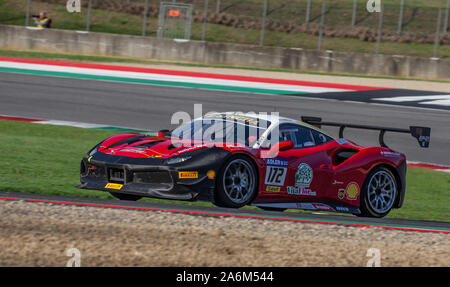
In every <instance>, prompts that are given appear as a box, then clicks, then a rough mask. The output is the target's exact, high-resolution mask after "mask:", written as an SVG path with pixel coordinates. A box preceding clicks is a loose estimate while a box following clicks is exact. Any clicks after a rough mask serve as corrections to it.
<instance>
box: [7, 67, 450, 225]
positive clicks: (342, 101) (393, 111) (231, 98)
mask: <svg viewBox="0 0 450 287" xmlns="http://www.w3.org/2000/svg"><path fill="white" fill-rule="evenodd" d="M403 91H404V90H403ZM383 92H384V93H386V95H384V96H386V97H389V95H390V94H391V92H392V90H385V91H378V93H383ZM353 99H354V98H352V97H350V95H348V94H347V95H333V94H328V95H321V96H319V97H315V98H308V97H304V96H300V95H299V96H297V95H289V96H287V95H259V94H245V93H236V92H221V91H211V90H201V89H186V88H174V87H165V86H151V85H139V84H127V83H115V82H106V81H95V80H82V79H73V78H56V77H48V76H35V75H22V74H11V73H3V72H0V114H7V115H14V116H21V117H32V118H41V119H51V120H65V121H78V122H86V123H98V124H106V125H111V126H125V127H130V128H136V129H143V130H157V129H163V128H169V129H170V128H174V127H175V125H171V124H170V121H171V116H172V114H174V113H175V112H178V111H184V112H187V113H189V114H191V116H192V115H193V113H194V104H202V105H203V107H202V108H203V110H202V112H203V113H206V112H208V111H236V110H238V111H243V112H247V111H254V112H272V111H277V112H279V113H280V114H281V115H282V116H287V117H291V118H300V116H301V115H309V116H320V117H322V118H323V119H324V120H327V121H339V122H349V123H359V124H369V125H381V126H392V127H400V128H403V127H409V126H410V125H423V126H429V127H431V128H432V134H431V144H430V148H429V149H421V148H419V146H418V143H417V141H416V140H415V139H414V138H412V137H411V136H410V135H406V134H389V133H388V134H387V135H386V137H385V139H386V143H387V144H388V145H389V146H390V147H392V148H393V149H396V150H399V151H402V152H405V153H406V155H407V156H408V159H409V160H411V161H422V162H431V163H437V164H445V165H449V164H450V156H449V144H450V125H449V123H450V113H449V111H447V110H438V109H428V108H418V107H414V106H401V105H398V106H395V105H384V104H382V103H381V104H374V103H372V104H371V103H368V102H366V103H361V102H353V101H352V100H353ZM330 131H331V132H332V133H335V134H336V133H337V130H336V129H331V130H330ZM345 136H346V138H348V139H351V140H354V141H356V142H357V143H360V144H362V145H376V144H378V142H377V139H378V133H377V132H372V131H361V130H358V131H356V130H348V131H346V134H345ZM0 197H2V198H3V199H5V198H19V199H25V198H26V199H29V200H44V201H48V200H50V201H55V202H72V203H76V204H87V205H98V206H103V207H105V206H120V207H132V208H138V209H139V208H143V209H144V210H166V211H167V210H171V211H175V212H185V213H191V214H197V215H209V216H238V217H257V218H264V219H278V220H279V219H280V218H282V219H281V220H294V221H302V222H309V221H311V222H322V223H324V222H332V224H336V223H339V224H346V225H357V226H384V227H388V228H389V226H391V227H392V226H394V228H395V226H397V227H401V226H403V227H405V226H406V227H407V228H410V229H411V228H412V229H413V230H414V229H433V228H434V229H440V230H442V229H444V230H447V231H449V230H450V223H440V222H426V221H409V220H399V219H367V218H358V217H353V216H351V217H349V216H340V215H320V214H300V213H291V212H288V213H278V212H266V211H254V210H235V209H233V210H228V209H222V208H211V207H199V206H186V205H173V204H168V205H163V204H150V203H146V202H123V201H112V200H101V199H87V198H65V197H55V196H48V195H31V194H22V193H14V194H12V193H0ZM283 218H284V219H283ZM333 222H334V223H333Z"/></svg>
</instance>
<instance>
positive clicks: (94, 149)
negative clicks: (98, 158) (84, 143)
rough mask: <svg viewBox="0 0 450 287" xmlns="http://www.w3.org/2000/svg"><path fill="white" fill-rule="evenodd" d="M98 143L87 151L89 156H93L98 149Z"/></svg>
mask: <svg viewBox="0 0 450 287" xmlns="http://www.w3.org/2000/svg"><path fill="white" fill-rule="evenodd" d="M99 146H100V145H98V146H96V147H95V148H93V149H92V150H91V151H90V152H89V156H93V155H94V154H95V153H96V152H97V151H98V147H99Z"/></svg>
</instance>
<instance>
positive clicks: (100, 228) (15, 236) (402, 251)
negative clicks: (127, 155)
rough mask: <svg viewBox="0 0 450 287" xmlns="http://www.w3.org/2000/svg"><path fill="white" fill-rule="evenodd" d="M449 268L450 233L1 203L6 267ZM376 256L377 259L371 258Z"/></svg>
mask: <svg viewBox="0 0 450 287" xmlns="http://www.w3.org/2000/svg"><path fill="white" fill-rule="evenodd" d="M70 248H77V249H78V250H79V251H80V253H81V266H366V265H367V261H368V260H369V259H371V256H367V251H368V249H369V248H377V249H379V250H380V255H381V257H380V265H381V266H450V261H449V260H450V259H449V258H450V235H448V234H437V233H422V232H407V231H396V230H386V229H379V228H359V227H348V226H347V227H344V226H336V225H325V224H309V223H298V222H280V221H270V220H258V219H242V218H230V217H205V216H193V215H187V214H174V213H168V212H149V211H136V210H124V209H109V208H95V207H81V206H69V205H58V204H47V203H34V202H23V201H4V200H0V266H66V264H67V261H68V260H69V259H70V257H68V256H67V255H66V251H67V250H68V249H70ZM372 257H373V255H372Z"/></svg>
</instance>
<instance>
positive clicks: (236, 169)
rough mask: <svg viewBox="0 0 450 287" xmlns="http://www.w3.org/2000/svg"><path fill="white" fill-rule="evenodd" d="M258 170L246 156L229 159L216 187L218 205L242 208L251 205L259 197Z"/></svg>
mask: <svg viewBox="0 0 450 287" xmlns="http://www.w3.org/2000/svg"><path fill="white" fill-rule="evenodd" d="M257 179H258V177H257V174H256V168H255V166H254V165H253V163H252V162H251V161H250V159H248V158H247V157H246V156H241V155H237V156H234V157H232V158H231V159H229V160H228V161H227V162H226V163H225V165H224V167H223V168H222V170H221V172H220V174H219V176H218V178H217V186H216V198H215V199H216V204H217V205H218V206H222V207H233V208H240V207H242V206H245V205H247V204H249V203H250V202H251V201H252V200H253V199H254V198H255V196H256V195H257V190H258V188H257V187H258V182H257Z"/></svg>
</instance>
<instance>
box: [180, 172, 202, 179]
mask: <svg viewBox="0 0 450 287" xmlns="http://www.w3.org/2000/svg"><path fill="white" fill-rule="evenodd" d="M178 178H198V171H180V172H178Z"/></svg>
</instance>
